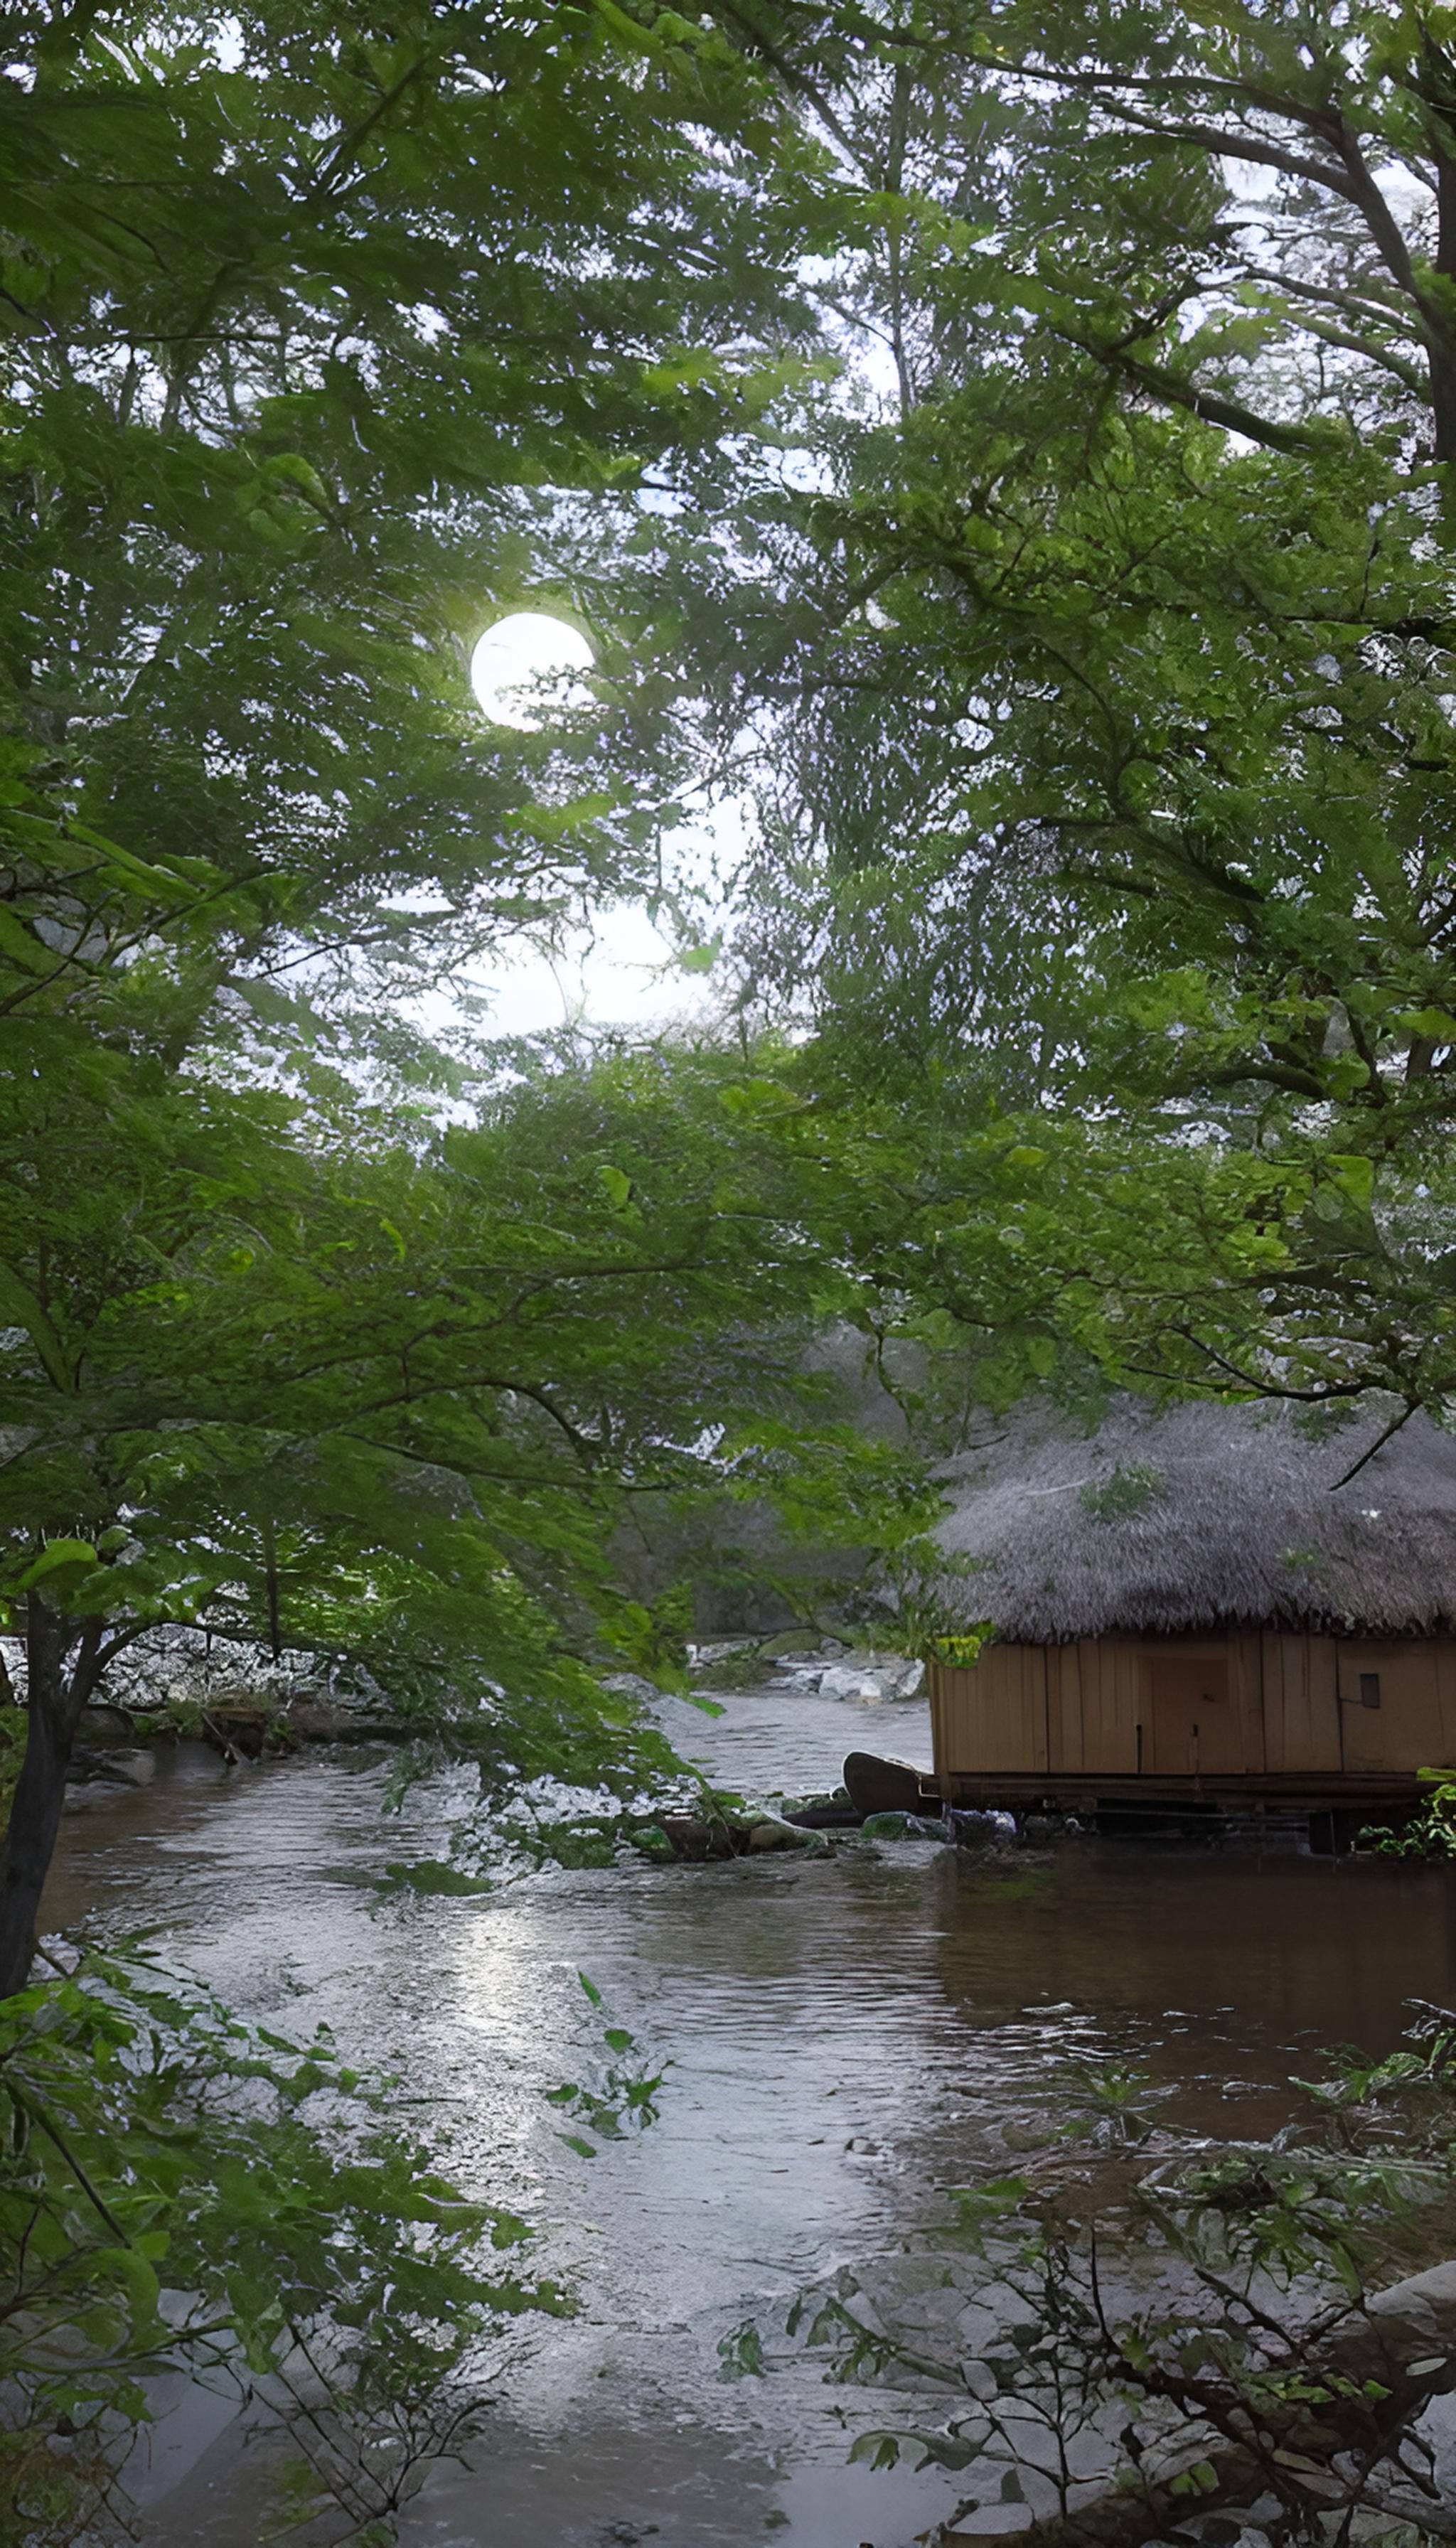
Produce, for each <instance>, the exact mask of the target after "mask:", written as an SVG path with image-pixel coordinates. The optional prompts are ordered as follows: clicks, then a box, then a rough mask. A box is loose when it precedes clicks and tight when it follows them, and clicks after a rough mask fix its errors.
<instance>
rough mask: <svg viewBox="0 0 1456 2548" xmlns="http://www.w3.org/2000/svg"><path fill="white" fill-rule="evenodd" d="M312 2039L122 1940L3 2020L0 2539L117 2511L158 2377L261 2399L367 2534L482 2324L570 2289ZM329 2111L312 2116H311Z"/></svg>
mask: <svg viewBox="0 0 1456 2548" xmlns="http://www.w3.org/2000/svg"><path fill="white" fill-rule="evenodd" d="M390 2104H391V2099H390V2095H389V2083H388V2082H384V2081H373V2082H371V2081H364V2080H361V2079H359V2078H358V2077H357V2076H356V2075H355V2074H354V2073H352V2072H351V2071H349V2070H348V2069H347V2068H346V2067H345V2066H344V2065H343V2064H342V2063H341V2062H340V2060H339V2057H338V2054H337V2051H336V2049H335V2047H333V2045H332V2044H331V2042H330V2041H329V2040H328V2038H327V2037H326V2035H323V2036H319V2037H318V2038H316V2039H315V2040H314V2041H313V2042H312V2043H310V2044H308V2045H297V2044H293V2043H291V2042H289V2041H288V2040H287V2039H286V2038H285V2037H283V2036H280V2035H278V2034H276V2033H270V2032H268V2031H266V2030H263V2031H258V2030H254V2029H249V2028H248V2027H245V2026H243V2025H241V2024H240V2023H239V2022H238V2020H237V2019H236V2018H235V2017H233V2016H231V2015H230V2014H229V2012H228V2011H227V2010H226V2009H223V2008H221V2007H219V2006H218V2004H217V2003H216V2002H214V2001H213V2000H211V1999H210V1998H209V1997H208V1996H207V1994H205V1993H203V1992H200V1991H197V1990H195V1989H189V1988H187V1987H185V1986H184V1985H181V1984H179V1983H178V1982H177V1981H176V1980H175V1978H174V1977H172V1976H170V1975H168V1974H167V1973H165V1972H163V1971H161V1970H158V1969H157V1968H155V1967H154V1966H151V1965H149V1964H148V1963H147V1962H146V1961H145V1960H144V1959H139V1958H137V1957H136V1956H133V1957H132V1958H130V1959H123V1960H118V1959H117V1958H115V1957H108V1956H90V1957H88V1958H87V1959H86V1961H85V1962H84V1963H82V1964H80V1965H78V1966H77V1967H76V1969H75V1970H74V1971H73V1972H71V1973H69V1974H63V1975H59V1976H55V1975H47V1976H46V1979H45V1980H43V1981H42V1982H40V1983H39V1984H37V1985H36V1986H34V1987H33V1988H32V1989H30V1990H29V1991H26V1992H24V1993H22V1994H20V1995H19V1996H18V1997H13V1998H11V1999H9V2000H8V2001H7V2002H6V2003H5V2007H4V2013H3V2019H0V2113H3V2116H4V2149H5V2164H4V2169H3V2172H0V2259H3V2273H4V2290H3V2309H0V2393H3V2398H4V2407H3V2412H0V2478H3V2483H0V2539H3V2540H4V2541H5V2542H6V2544H7V2548H22V2543H24V2548H40V2543H43V2542H45V2543H48V2542H50V2541H52V2540H54V2541H58V2542H59V2541H66V2540H69V2539H72V2538H75V2537H76V2536H78V2535H81V2534H82V2533H84V2535H86V2536H88V2537H94V2536H101V2535H106V2534H107V2533H108V2532H109V2531H110V2529H111V2527H112V2520H113V2518H122V2519H124V2517H125V2463H126V2460H127V2456H128V2451H129V2449H130V2448H131V2447H133V2446H134V2445H135V2446H137V2447H139V2448H141V2449H142V2450H144V2447H145V2443H144V2438H140V2439H138V2433H139V2430H140V2428H141V2427H144V2425H145V2423H146V2421H147V2420H148V2419H149V2416H150V2414H151V2413H152V2412H153V2405H154V2401H155V2397H156V2385H157V2383H158V2380H159V2377H160V2375H161V2374H163V2373H165V2372H167V2371H175V2370H181V2371H185V2372H188V2373H190V2374H191V2376H192V2377H194V2378H196V2379H199V2380H201V2381H203V2382H205V2383H207V2384H208V2385H211V2386H212V2387H214V2388H216V2389H217V2390H218V2391H219V2392H220V2393H221V2394H222V2395H223V2396H225V2397H227V2398H231V2399H233V2400H235V2401H236V2402H237V2403H238V2404H239V2405H241V2404H243V2403H245V2402H246V2400H247V2399H248V2398H249V2396H250V2395H252V2394H254V2393H256V2394H258V2395H260V2396H261V2397H262V2398H263V2399H264V2400H266V2401H267V2402H268V2403H269V2404H270V2405H271V2406H272V2407H273V2409H274V2411H275V2412H276V2413H277V2414H278V2415H280V2416H281V2417H282V2419H283V2421H284V2422H285V2424H286V2425H287V2426H288V2428H289V2430H290V2433H291V2435H292V2437H293V2439H294V2441H295V2444H296V2446H297V2448H298V2450H299V2451H300V2452H301V2453H302V2454H303V2456H304V2459H305V2461H306V2463H307V2465H308V2466H309V2468H310V2469H311V2471H312V2473H313V2474H312V2481H311V2484H312V2485H313V2486H315V2487H317V2490H318V2493H317V2500H315V2499H314V2498H313V2497H312V2496H311V2495H310V2494H309V2493H307V2492H306V2493H305V2494H304V2495H303V2496H301V2498H300V2501H299V2502H298V2503H295V2504H294V2505H293V2507H292V2510H293V2514H294V2517H295V2518H299V2517H307V2516H308V2514H309V2513H310V2512H313V2511H317V2510H318V2508H319V2507H320V2505H323V2504H331V2506H332V2508H333V2510H334V2511H335V2513H336V2514H338V2515H341V2516H342V2530H341V2531H340V2534H339V2535H342V2532H343V2531H346V2532H347V2534H348V2536H350V2537H351V2538H355V2539H358V2540H361V2541H365V2540H367V2541H376V2540H378V2541H382V2540H385V2539H387V2538H388V2537H390V2536H391V2535H392V2532H391V2530H390V2527H389V2519H390V2515H391V2514H392V2512H393V2510H394V2509H395V2508H396V2506H397V2505H398V2504H399V2503H401V2502H402V2501H403V2500H404V2498H405V2497H406V2496H407V2495H408V2494H409V2492H410V2491H411V2489H412V2487H413V2486H414V2484H416V2483H417V2481H418V2477H419V2474H420V2470H421V2465H422V2463H423V2462H425V2461H427V2460H428V2459H429V2458H431V2457H437V2456H438V2455H439V2454H440V2453H441V2452H443V2451H446V2450H449V2449H450V2448H452V2447H454V2446H455V2445H456V2444H458V2442H459V2440H460V2438H461V2437H462V2435H463V2432H464V2430H465V2429H466V2427H467V2425H468V2423H469V2421H470V2418H471V2416H472V2414H473V2412H475V2411H476V2409H477V2408H478V2405H479V2401H480V2394H481V2392H480V2381H481V2376H482V2370H483V2368H484V2367H485V2366H486V2365H487V2364H488V2363H489V2360H490V2347H491V2343H492V2340H493V2338H496V2337H499V2334H500V2331H501V2330H502V2329H503V2328H505V2327H506V2326H508V2325H509V2323H510V2322H511V2321H512V2320H517V2319H519V2318H520V2317H521V2316H522V2314H526V2315H532V2314H539V2313H545V2314H547V2315H558V2316H559V2315H560V2314H562V2312H563V2311H564V2310H565V2308H566V2307H567V2303H566V2301H565V2299H564V2296H563V2295H562V2293H561V2292H560V2291H559V2290H558V2289H557V2288H556V2286H555V2285H554V2284H552V2283H550V2282H548V2281H542V2280H538V2279H535V2278H533V2277H531V2276H530V2274H529V2273H528V2272H526V2271H525V2270H524V2269H523V2267H522V2263H521V2257H520V2252H519V2251H520V2249H521V2248H522V2246H523V2245H524V2243H525V2241H526V2239H527V2237H528V2234H529V2233H528V2231H527V2229H526V2225H525V2223H524V2222H522V2221H519V2220H517V2219H516V2218H515V2217H514V2216H513V2215H511V2214H510V2213H508V2212H505V2211H502V2210H501V2209H500V2208H499V2207H496V2206H492V2205H489V2204H484V2203H480V2202H469V2201H467V2200H466V2199H465V2197H464V2196H463V2195H461V2193H460V2192H459V2191H458V2190H457V2188H456V2187H455V2186H453V2185H452V2184H451V2183H450V2182H449V2181H448V2180H447V2179H446V2178H445V2177H444V2176H443V2175H442V2173H441V2171H440V2167H439V2163H438V2159H437V2156H436V2154H435V2152H434V2151H433V2150H432V2149H431V2148H430V2147H429V2146H428V2144H427V2143H426V2141H425V2140H424V2139H423V2138H421V2137H420V2136H419V2135H418V2134H411V2133H409V2131H408V2130H406V2131H402V2130H401V2128H400V2127H399V2125H398V2123H395V2122H392V2121H391V2120H390V2115H389V2108H390ZM320 2126H321V2127H322V2128H320Z"/></svg>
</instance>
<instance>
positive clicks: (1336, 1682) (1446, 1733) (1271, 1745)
mask: <svg viewBox="0 0 1456 2548" xmlns="http://www.w3.org/2000/svg"><path fill="white" fill-rule="evenodd" d="M1172 1656H1181V1657H1184V1658H1186V1659H1187V1660H1189V1661H1190V1662H1191V1661H1194V1660H1196V1659H1198V1658H1200V1657H1203V1658H1208V1657H1213V1656H1222V1657H1224V1658H1225V1659H1226V1660H1227V1665H1228V1673H1229V1697H1228V1706H1229V1722H1228V1724H1227V1726H1223V1725H1221V1726H1220V1727H1219V1729H1218V1745H1219V1751H1218V1757H1217V1759H1214V1758H1210V1759H1209V1761H1208V1764H1207V1766H1208V1767H1209V1768H1210V1769H1219V1770H1236V1771H1240V1772H1244V1773H1253V1774H1257V1773H1259V1772H1262V1771H1269V1772H1272V1773H1274V1774H1278V1775H1290V1774H1296V1775H1297V1774H1300V1773H1303V1772H1314V1771H1317V1772H1321V1773H1328V1772H1331V1771H1333V1772H1336V1773H1337V1772H1339V1771H1340V1770H1344V1771H1347V1772H1350V1773H1352V1774H1359V1773H1361V1772H1375V1771H1410V1770H1415V1769H1427V1768H1433V1767H1437V1766H1440V1765H1443V1764H1447V1763H1452V1764H1456V1640H1453V1639H1440V1640H1437V1639H1432V1638H1424V1639H1420V1638H1410V1639H1405V1640H1395V1641H1392V1642H1387V1643H1377V1642H1375V1641H1373V1640H1369V1639H1359V1638H1340V1639H1338V1640H1336V1639H1335V1638H1333V1637H1319V1636H1300V1635H1284V1634H1281V1633H1276V1632H1274V1631H1269V1632H1267V1633H1264V1634H1262V1635H1261V1634H1260V1633H1259V1632H1258V1631H1256V1630H1255V1631H1248V1632H1246V1633H1238V1634H1234V1635H1230V1636H1229V1637H1228V1638H1226V1639H1224V1640H1223V1641H1222V1642H1220V1641H1217V1640H1214V1639H1207V1638H1204V1639H1195V1638H1172V1637H1169V1638H1158V1639H1152V1638H1140V1639H1135V1638H1122V1637H1106V1638H1093V1637H1084V1638H1082V1639H1080V1640H1079V1641H1078V1642H1076V1643H1075V1644H1071V1645H1065V1646H1022V1645H1011V1644H1007V1645H991V1646H988V1647H987V1648H986V1649H985V1650H984V1652H983V1654H982V1656H981V1659H980V1661H979V1663H978V1664H976V1665H974V1666H972V1667H971V1668H970V1669H968V1670H952V1669H950V1668H948V1667H946V1666H941V1665H937V1666H934V1667H933V1668H932V1671H931V1676H930V1681H931V1708H932V1720H933V1725H934V1732H935V1757H936V1766H937V1769H939V1770H944V1771H949V1772H952V1773H955V1772H957V1771H958V1772H961V1773H967V1772H981V1771H990V1772H1006V1773H1012V1772H1019V1773H1021V1774H1029V1773H1035V1772H1038V1771H1051V1772H1053V1773H1055V1772H1057V1771H1065V1772H1066V1773H1068V1774H1092V1775H1095V1774H1098V1773H1099V1772H1100V1773H1104V1774H1108V1775H1111V1776H1122V1777H1127V1776H1132V1775H1134V1774H1136V1773H1137V1770H1138V1726H1139V1725H1142V1726H1144V1727H1146V1726H1147V1725H1148V1724H1149V1723H1150V1710H1151V1707H1152V1705H1153V1690H1154V1687H1155V1679H1154V1676H1155V1672H1156V1666H1157V1662H1158V1660H1159V1659H1160V1658H1168V1657H1172ZM1371 1672H1374V1673H1378V1674H1379V1675H1380V1683H1381V1704H1380V1706H1379V1707H1378V1708H1366V1707H1364V1706H1362V1705H1361V1704H1360V1676H1361V1674H1362V1673H1371ZM1148 1749H1149V1747H1148V1745H1147V1744H1146V1742H1144V1767H1146V1766H1148V1764H1147V1758H1146V1755H1147V1752H1148Z"/></svg>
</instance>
